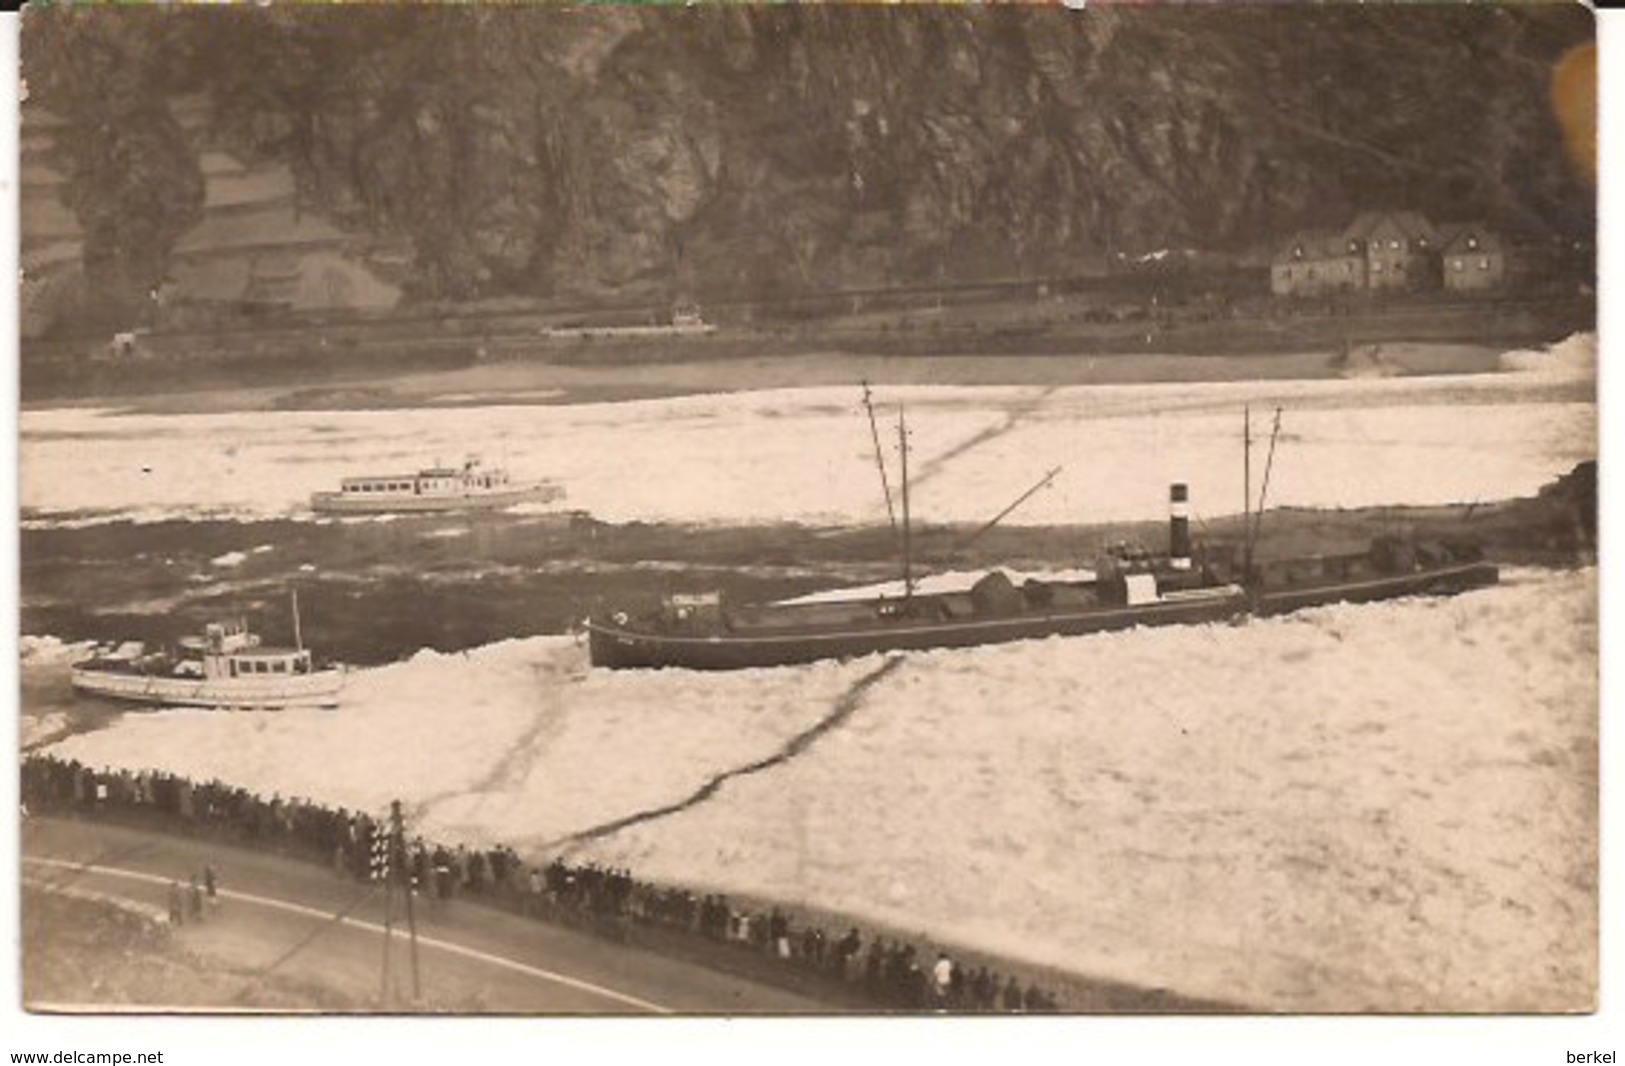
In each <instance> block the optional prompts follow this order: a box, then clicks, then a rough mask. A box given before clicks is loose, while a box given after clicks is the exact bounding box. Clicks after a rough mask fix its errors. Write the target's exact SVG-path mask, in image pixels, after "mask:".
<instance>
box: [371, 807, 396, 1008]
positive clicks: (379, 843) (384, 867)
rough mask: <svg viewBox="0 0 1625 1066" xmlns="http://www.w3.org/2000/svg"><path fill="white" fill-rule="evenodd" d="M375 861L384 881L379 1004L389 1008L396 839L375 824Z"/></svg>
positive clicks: (381, 879) (375, 874) (379, 878)
mask: <svg viewBox="0 0 1625 1066" xmlns="http://www.w3.org/2000/svg"><path fill="white" fill-rule="evenodd" d="M372 831H373V834H374V839H373V862H374V864H375V868H374V870H373V876H374V877H376V878H377V879H378V880H379V881H381V882H382V883H383V887H384V961H383V966H382V968H381V970H380V972H379V975H378V1005H379V1006H380V1007H382V1008H385V1009H387V1008H388V1007H389V940H390V936H391V935H392V928H391V925H392V922H393V921H394V913H393V911H392V909H391V906H390V905H391V903H392V902H393V901H392V900H391V898H390V896H391V893H390V890H389V889H390V879H391V876H392V874H393V873H394V871H392V870H391V869H390V865H391V863H392V861H393V860H394V855H393V854H392V852H393V851H394V846H393V845H394V839H393V837H392V835H391V834H390V833H389V832H388V831H387V830H385V829H384V827H383V826H379V825H375V826H373V830H372Z"/></svg>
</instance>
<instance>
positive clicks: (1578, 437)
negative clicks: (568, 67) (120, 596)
mask: <svg viewBox="0 0 1625 1066" xmlns="http://www.w3.org/2000/svg"><path fill="white" fill-rule="evenodd" d="M1595 348H1596V342H1595V338H1594V337H1592V336H1589V335H1582V336H1577V337H1575V338H1571V339H1570V340H1568V341H1565V342H1562V343H1561V344H1559V345H1556V346H1554V347H1553V348H1552V349H1550V350H1546V351H1541V352H1515V353H1508V354H1507V355H1506V356H1505V357H1503V365H1504V366H1505V368H1506V372H1504V373H1498V374H1480V375H1467V376H1441V377H1404V378H1370V379H1358V380H1312V381H1270V382H1232V383H1194V384H1193V383H1176V384H1155V385H1117V386H1091V387H1066V388H1050V389H1046V388H1037V387H1027V386H1013V387H959V386H955V387H947V386H943V387H932V386H908V387H899V388H887V389H885V390H883V391H882V393H881V394H879V395H878V399H879V400H880V401H881V408H882V410H881V415H882V417H883V418H884V419H887V420H888V421H889V420H890V418H891V407H892V405H894V404H897V403H903V404H905V405H906V407H907V410H908V425H909V429H910V433H911V441H912V445H911V475H912V482H913V486H914V493H913V501H912V502H913V506H914V513H915V514H916V515H918V516H919V517H920V518H921V519H923V520H927V521H964V522H975V521H982V520H985V519H987V518H988V517H990V516H991V515H992V514H994V513H996V512H998V511H999V510H1001V509H1002V508H1003V507H1004V506H1005V505H1006V504H1008V503H1009V502H1010V501H1011V500H1013V499H1014V498H1015V496H1016V495H1017V494H1018V493H1019V492H1020V491H1021V490H1022V489H1024V488H1025V487H1027V486H1028V485H1031V484H1032V483H1034V482H1035V481H1036V480H1037V479H1038V478H1039V476H1040V475H1041V474H1042V473H1043V472H1044V471H1046V470H1048V469H1049V468H1051V467H1053V466H1057V465H1059V466H1063V467H1064V468H1065V469H1064V470H1063V472H1062V474H1061V475H1060V476H1059V477H1058V478H1057V479H1056V482H1055V484H1054V485H1053V486H1052V487H1050V488H1048V489H1046V490H1044V491H1042V492H1040V493H1038V494H1037V495H1036V496H1035V497H1034V498H1033V499H1032V500H1030V501H1028V502H1027V503H1026V504H1025V505H1024V506H1023V507H1022V508H1021V509H1020V510H1018V511H1017V512H1016V513H1015V514H1013V515H1012V516H1011V517H1010V518H1009V519H1007V520H1006V521H1008V522H1012V523H1033V524H1039V523H1055V522H1062V523H1064V522H1090V521H1109V520H1120V519H1139V518H1150V517H1155V516H1156V515H1159V514H1161V513H1162V512H1163V509H1164V507H1165V501H1166V498H1167V496H1166V493H1167V485H1168V483H1169V482H1170V481H1181V480H1182V481H1186V482H1188V483H1189V484H1190V485H1191V490H1192V494H1193V500H1194V505H1193V506H1194V511H1195V513H1197V514H1198V515H1203V514H1221V513H1229V512H1234V511H1239V510H1240V509H1241V498H1242V463H1241V411H1242V407H1243V405H1245V404H1250V405H1251V406H1252V408H1253V412H1254V431H1255V433H1256V434H1257V435H1258V436H1259V437H1261V438H1262V437H1267V434H1268V424H1267V421H1268V414H1269V411H1270V409H1271V408H1273V407H1275V406H1277V405H1279V406H1281V407H1283V408H1284V409H1285V411H1284V414H1283V416H1282V437H1281V447H1280V449H1279V452H1278V455H1277V458H1276V462H1275V467H1274V470H1273V473H1272V477H1271V481H1270V499H1271V502H1272V503H1275V504H1279V505H1303V506H1343V507H1357V506H1364V505H1378V504H1395V503H1449V502H1466V501H1473V500H1488V499H1500V498H1506V497H1510V496H1518V495H1525V494H1528V493H1532V492H1533V491H1534V490H1535V489H1537V488H1538V487H1539V486H1540V485H1542V484H1544V483H1545V482H1547V481H1549V480H1551V479H1552V478H1553V477H1555V476H1557V475H1559V474H1561V473H1564V472H1566V471H1567V470H1568V469H1570V468H1571V467H1572V466H1573V465H1574V464H1575V463H1576V462H1578V461H1580V460H1582V459H1589V458H1594V457H1595V451H1596V444H1595V440H1596V408H1595V405H1594V403H1593V400H1592V397H1591V395H1590V391H1589V389H1588V388H1587V383H1588V382H1589V381H1590V380H1592V379H1594V376H1595V363H1596V353H1595ZM20 434H21V435H20V455H21V465H22V472H21V484H20V491H19V497H20V503H21V506H22V508H23V511H24V519H25V522H26V523H28V524H34V525H50V524H58V523H66V522H71V523H78V522H86V521H102V520H107V519H110V518H131V517H133V518H137V519H159V518H166V517H189V516H190V517H196V516H203V515H224V516H234V517H264V516H271V515H287V514H294V515H297V514H308V509H307V504H308V501H309V497H310V494H311V493H312V492H315V491H318V490H327V489H332V488H334V487H335V486H336V485H337V484H338V481H339V479H340V478H341V477H343V476H347V475H356V474H367V473H376V474H387V473H397V472H410V471H413V470H416V469H418V468H420V467H423V466H428V465H431V464H432V463H434V462H436V461H437V460H446V461H451V460H456V459H459V458H461V457H462V456H463V455H464V454H465V453H481V454H483V455H484V456H485V457H486V459H487V460H488V461H495V460H497V459H499V458H501V457H504V456H506V457H507V460H508V465H509V466H510V468H511V469H512V471H513V473H514V476H515V477H516V478H520V479H531V478H551V479H553V480H555V481H557V482H558V483H559V484H560V485H562V486H563V487H564V488H565V489H566V491H567V494H568V495H567V497H566V504H567V506H570V507H573V508H578V509H583V510H587V511H590V512H592V513H593V514H594V515H596V516H598V517H600V518H602V519H605V520H609V521H622V520H632V519H641V520H646V521H662V520H667V521H699V522H753V521H762V520H772V521H801V522H808V523H830V524H847V523H853V522H876V521H883V520H884V518H885V503H884V499H883V497H882V495H881V492H880V488H879V484H878V477H877V476H876V473H875V469H874V458H873V454H874V453H873V444H872V443H871V436H870V429H869V424H868V421H867V419H866V418H865V417H864V415H863V412H862V407H861V405H860V403H859V393H858V390H857V388H856V386H855V384H854V387H851V388H833V387H819V388H801V389H780V390H767V391H758V392H741V393H730V394H718V395H698V396H687V397H681V398H675V399H660V400H643V401H633V402H625V403H596V404H578V405H556V406H507V407H490V408H442V409H419V410H398V411H396V410H392V411H349V412H345V411H338V412H335V411H319V412H250V413H231V414H214V415H138V414H128V413H119V412H115V411H95V410H84V409H72V410H30V411H25V412H23V413H22V416H21V420H20ZM881 439H882V442H883V450H884V451H885V452H886V453H887V456H888V461H889V462H890V463H891V464H892V475H891V476H892V482H893V485H894V486H895V484H896V483H897V479H898V471H897V468H896V462H897V456H896V448H895V446H894V442H895V440H896V432H895V427H894V426H891V425H882V426H881ZM1254 458H1255V473H1256V472H1257V470H1258V468H1259V466H1260V465H1261V464H1262V463H1263V461H1264V451H1263V448H1262V446H1260V447H1259V449H1258V451H1257V452H1256V454H1255V457H1254Z"/></svg>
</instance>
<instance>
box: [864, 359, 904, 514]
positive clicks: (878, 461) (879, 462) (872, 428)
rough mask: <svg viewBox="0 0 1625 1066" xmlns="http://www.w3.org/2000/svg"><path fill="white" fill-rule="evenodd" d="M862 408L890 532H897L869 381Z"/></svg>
mask: <svg viewBox="0 0 1625 1066" xmlns="http://www.w3.org/2000/svg"><path fill="white" fill-rule="evenodd" d="M863 409H864V410H865V411H868V412H869V436H870V437H871V438H872V439H873V440H874V442H875V465H876V466H877V467H879V468H880V489H881V491H882V492H884V493H885V494H886V518H887V519H888V520H889V521H890V522H891V529H892V533H894V534H895V533H896V532H897V512H896V511H894V510H892V505H891V482H890V481H889V480H887V478H886V460H885V458H884V457H883V456H882V455H881V452H880V429H879V428H878V427H877V426H876V425H875V405H874V404H873V403H871V402H870V401H869V383H868V382H867V381H865V382H864V383H863Z"/></svg>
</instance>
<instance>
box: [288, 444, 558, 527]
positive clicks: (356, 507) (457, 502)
mask: <svg viewBox="0 0 1625 1066" xmlns="http://www.w3.org/2000/svg"><path fill="white" fill-rule="evenodd" d="M563 495H564V490H563V489H561V488H559V487H558V486H557V485H554V484H553V483H552V482H548V481H533V482H515V481H513V480H512V479H511V478H510V477H509V476H508V471H507V470H506V469H505V468H503V467H488V466H485V465H483V464H482V463H481V462H480V460H479V459H478V458H475V457H471V458H469V459H467V460H465V461H464V463H463V465H462V466H461V467H452V466H434V467H430V468H428V469H426V470H419V471H418V472H417V473H415V474H378V475H369V476H364V477H347V478H344V479H343V480H341V481H340V482H339V491H337V492H318V493H315V494H314V495H312V496H311V498H310V506H311V509H312V510H314V511H316V512H317V513H318V514H400V513H424V512H444V511H490V510H497V509H500V508H503V507H511V506H513V505H514V504H518V503H551V502H553V501H554V500H557V499H559V498H560V497H562V496H563Z"/></svg>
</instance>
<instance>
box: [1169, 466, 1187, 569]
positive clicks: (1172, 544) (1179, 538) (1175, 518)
mask: <svg viewBox="0 0 1625 1066" xmlns="http://www.w3.org/2000/svg"><path fill="white" fill-rule="evenodd" d="M1190 512H1191V505H1190V489H1189V488H1187V487H1186V486H1185V484H1184V483H1183V482H1178V481H1176V482H1174V483H1173V484H1172V485H1170V486H1168V565H1169V566H1171V567H1172V568H1173V569H1175V570H1189V569H1190V568H1191V518H1190Z"/></svg>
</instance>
